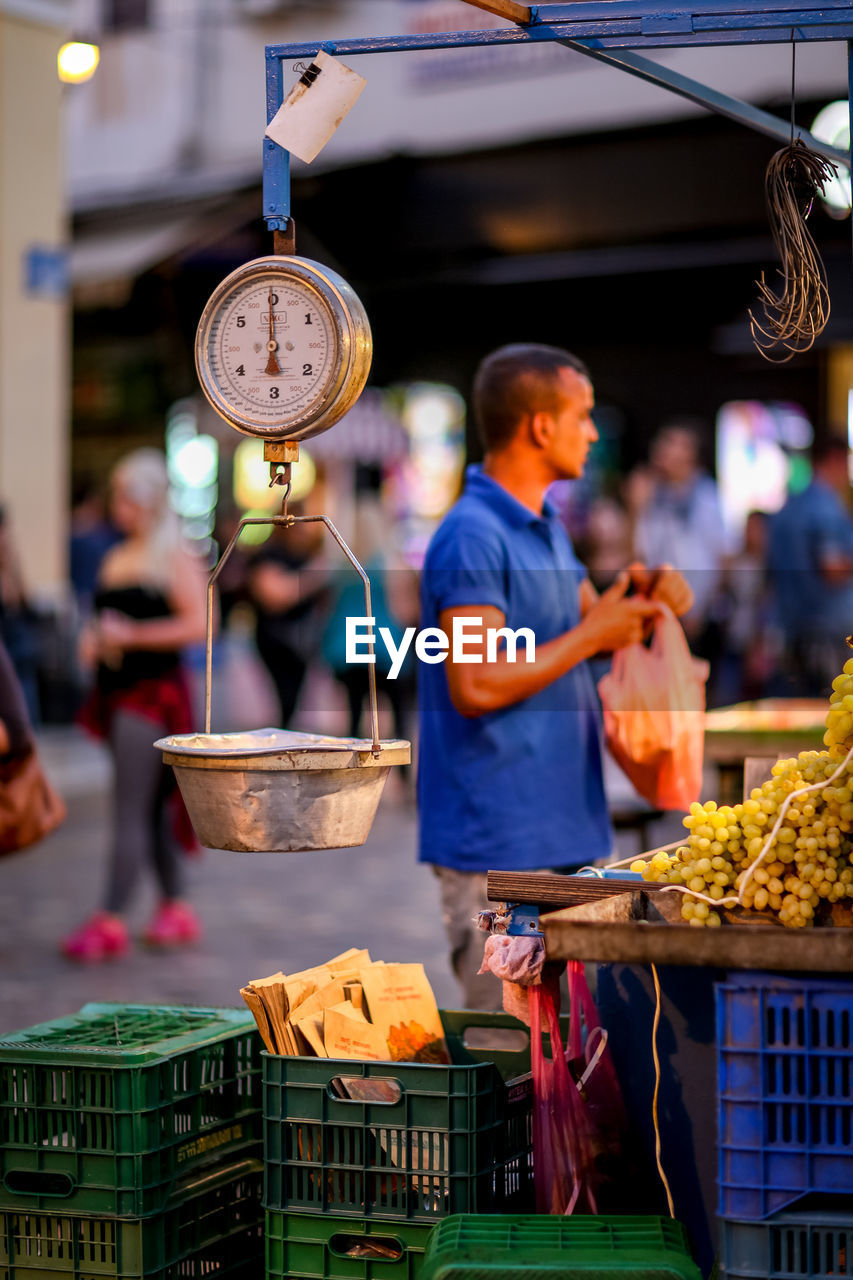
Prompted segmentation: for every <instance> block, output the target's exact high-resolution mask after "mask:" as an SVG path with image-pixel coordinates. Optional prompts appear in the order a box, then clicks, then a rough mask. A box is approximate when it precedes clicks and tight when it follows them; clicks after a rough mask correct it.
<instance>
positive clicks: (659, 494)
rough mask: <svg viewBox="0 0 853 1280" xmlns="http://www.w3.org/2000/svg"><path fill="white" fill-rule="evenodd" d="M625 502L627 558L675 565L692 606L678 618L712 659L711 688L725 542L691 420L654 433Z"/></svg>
mask: <svg viewBox="0 0 853 1280" xmlns="http://www.w3.org/2000/svg"><path fill="white" fill-rule="evenodd" d="M625 501H626V505H627V508H628V513H629V516H630V518H631V524H632V541H633V552H634V555H635V556H636V557H637V558H638V559H640V560H642V561H644V562H645V563H646V564H661V563H662V562H667V563H669V564H671V565H673V566H674V567H675V568H676V569H680V570H681V572H682V573H683V574H684V577H685V578H686V579H687V582H688V583H689V585H690V588H691V590H692V591H693V607H692V608H691V610H690V612H689V613H688V614H686V615H685V617H683V618H682V619H681V621H682V623H683V626H684V630H685V633H686V635H687V637H688V639H689V641H690V647H691V649H692V650H693V651H694V653H696V654H698V655H699V656H700V657H703V658H707V659H708V660H709V661H710V662H711V664H712V674H711V683H712V685H713V681H714V676H715V667H716V664H717V663H718V662H719V659H720V657H721V654H722V631H721V627H720V624H719V620H718V618H717V616H716V604H717V598H718V592H719V588H720V581H721V576H722V570H723V562H724V560H725V557H726V554H727V552H728V539H727V536H726V531H725V527H724V525H723V517H722V512H721V510H720V502H719V498H718V496H717V486H716V483H715V481H714V480H713V479H712V477H711V476H710V475H708V473H707V472H706V471H704V470H703V469H702V467H701V465H700V440H699V435H698V433H697V431H696V430H695V429H694V428H693V427H692V426H691V425H689V424H687V423H681V422H675V423H672V424H671V425H669V426H666V427H664V428H663V429H662V430H661V431H659V432H658V434H657V435H656V436H655V438H654V440H653V441H652V446H651V449H650V451H649V462H648V465H647V466H643V467H638V468H636V470H634V471H633V472H632V473H631V475H630V476H629V477H628V480H627V482H626V484H625ZM709 698H712V695H711V694H710V693H709Z"/></svg>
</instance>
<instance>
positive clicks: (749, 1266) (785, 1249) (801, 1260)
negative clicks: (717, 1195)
mask: <svg viewBox="0 0 853 1280" xmlns="http://www.w3.org/2000/svg"><path fill="white" fill-rule="evenodd" d="M720 1232H721V1238H720V1257H721V1263H722V1270H723V1274H724V1275H725V1277H726V1280H839V1277H843V1276H853V1208H851V1209H850V1211H849V1212H847V1213H844V1212H835V1211H831V1210H814V1209H812V1210H809V1212H808V1213H779V1214H776V1215H775V1216H774V1217H772V1218H769V1219H768V1220H767V1221H765V1222H732V1221H726V1220H724V1221H723V1222H721V1224H720Z"/></svg>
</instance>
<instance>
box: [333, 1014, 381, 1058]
mask: <svg viewBox="0 0 853 1280" xmlns="http://www.w3.org/2000/svg"><path fill="white" fill-rule="evenodd" d="M323 1043H324V1044H325V1047H326V1053H327V1054H328V1056H329V1057H330V1058H361V1059H364V1060H366V1061H370V1062H387V1061H388V1045H387V1042H386V1039H385V1036H384V1035H383V1034H382V1032H381V1031H380V1030H379V1028H378V1027H374V1026H372V1025H371V1024H370V1023H369V1022H368V1021H367V1019H366V1018H365V1016H364V1014H363V1013H360V1012H359V1011H358V1009H355V1008H354V1007H353V1005H351V1004H350V1002H349V1001H348V1000H345V1001H344V1002H343V1003H342V1004H339V1005H336V1006H333V1007H332V1008H331V1009H327V1010H326V1011H325V1013H324V1014H323Z"/></svg>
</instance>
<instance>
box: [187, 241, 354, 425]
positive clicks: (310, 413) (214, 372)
mask: <svg viewBox="0 0 853 1280" xmlns="http://www.w3.org/2000/svg"><path fill="white" fill-rule="evenodd" d="M372 349H373V348H372V341H371V336H370V325H369V324H368V320H367V316H366V314H365V311H364V307H363V306H362V304H361V302H360V301H359V299H358V297H357V296H356V294H355V293H354V292H353V290H352V289H351V288H350V286H349V285H348V284H347V283H346V281H345V280H343V279H342V278H341V277H340V276H339V275H337V273H336V272H334V271H331V270H330V269H329V268H328V267H323V266H321V265H320V264H319V263H317V262H312V261H311V260H310V259H308V258H295V257H294V258H291V257H278V256H276V257H272V256H271V257H268V258H257V259H255V260H254V261H253V262H247V263H246V264H245V265H244V266H242V267H238V269H237V270H236V271H234V272H232V273H231V275H230V276H228V277H226V279H225V280H223V281H222V283H221V284H220V285H218V286H217V288H216V289H215V290H214V292H213V294H212V295H211V297H210V300H209V301H208V303H207V306H206V307H205V309H204V312H203V313H202V317H201V320H200V322H199V326H198V333H197V334H196V370H197V372H198V377H199V381H200V383H201V387H202V390H203V391H204V393H205V395H206V396H207V398H208V400H209V401H210V403H211V405H212V406H213V408H214V409H215V410H216V411H217V413H219V414H220V415H221V416H222V417H223V418H224V419H225V420H226V422H229V423H230V424H231V426H233V427H236V429H237V430H238V431H242V432H244V433H245V434H247V435H255V436H261V437H264V438H266V439H277V440H302V439H305V438H306V437H308V436H312V435H317V434H318V433H319V432H320V431H325V430H326V429H327V428H328V427H330V426H332V424H333V423H334V422H337V421H338V419H339V418H340V417H341V416H342V415H343V414H344V413H346V411H347V410H348V409H350V408H351V407H352V405H353V404H354V403H355V401H356V400H357V399H358V396H359V395H360V394H361V391H362V390H363V388H364V384H365V382H366V381H367V375H368V372H369V370H370V359H371V355H372Z"/></svg>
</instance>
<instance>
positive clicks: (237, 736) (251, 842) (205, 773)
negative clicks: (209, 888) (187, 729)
mask: <svg viewBox="0 0 853 1280" xmlns="http://www.w3.org/2000/svg"><path fill="white" fill-rule="evenodd" d="M154 745H155V747H158V748H159V749H160V750H161V751H162V752H163V760H164V761H165V763H166V764H170V765H171V766H172V768H173V769H174V771H175V777H176V779H177V782H178V786H179V787H180V791H181V795H182V796H183V799H184V803H185V805H186V806H187V812H188V813H189V816H190V821H191V822H192V825H193V828H194V830H195V833H196V835H197V836H198V838H199V840H200V841H201V843H202V844H203V845H206V846H207V847H208V848H211V849H231V850H233V851H234V852H236V853H264V852H267V853H298V852H302V851H306V850H312V849H343V848H349V847H351V846H353V845H359V844H364V842H365V840H366V839H367V837H368V835H369V833H370V828H371V826H372V824H373V818H374V815H375V813H376V809H377V806H378V804H379V799H380V797H381V795H382V789H383V787H384V786H385V779H386V778H387V777H388V770H389V768H390V767H391V765H395V764H408V763H409V761H410V760H411V755H412V752H411V745H410V744H409V743H408V742H403V741H399V740H393V741H386V742H380V744H379V753H378V754H374V752H373V750H372V746H371V742H370V740H369V739H361V738H331V737H324V736H322V735H320V734H314V733H294V732H291V731H289V730H283V729H256V730H254V731H253V732H251V733H210V734H202V733H186V734H175V735H173V736H172V737H168V738H160V739H159V740H158V741H157V742H155V744H154Z"/></svg>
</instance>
